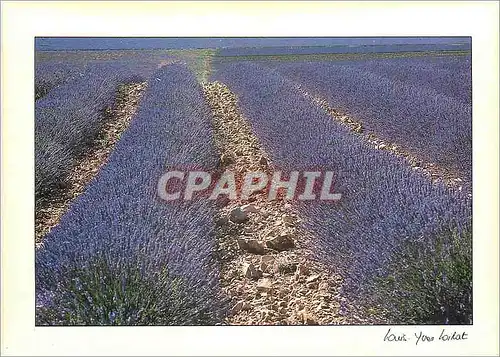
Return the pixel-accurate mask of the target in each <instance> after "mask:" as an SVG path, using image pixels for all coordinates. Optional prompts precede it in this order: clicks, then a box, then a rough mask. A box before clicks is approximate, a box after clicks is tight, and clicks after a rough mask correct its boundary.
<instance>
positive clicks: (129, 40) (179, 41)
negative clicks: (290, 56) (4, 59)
mask: <svg viewBox="0 0 500 357" xmlns="http://www.w3.org/2000/svg"><path fill="white" fill-rule="evenodd" d="M470 41H471V40H470V38H469V37H314V38H306V37H293V38H292V37H280V38H276V37H265V38H256V37H246V38H235V37H224V38H220V37H183V38H179V37H178V38H171V37H170V38H169V37H147V38H134V37H37V38H36V39H35V49H36V50H106V49H183V48H235V47H267V46H270V47H274V46H335V45H337V46H338V45H344V46H345V45H388V44H445V43H446V44H447V43H468V44H470Z"/></svg>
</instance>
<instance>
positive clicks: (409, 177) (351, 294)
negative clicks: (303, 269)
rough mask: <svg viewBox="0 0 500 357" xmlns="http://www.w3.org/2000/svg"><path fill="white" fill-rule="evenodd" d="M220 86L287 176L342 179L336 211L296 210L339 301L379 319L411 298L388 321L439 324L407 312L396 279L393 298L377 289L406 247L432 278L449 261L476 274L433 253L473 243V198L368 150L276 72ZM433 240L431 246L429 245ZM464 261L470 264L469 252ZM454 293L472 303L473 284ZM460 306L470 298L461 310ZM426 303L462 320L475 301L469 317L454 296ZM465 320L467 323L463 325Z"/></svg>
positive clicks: (236, 76)
mask: <svg viewBox="0 0 500 357" xmlns="http://www.w3.org/2000/svg"><path fill="white" fill-rule="evenodd" d="M214 79H217V80H221V81H223V82H224V83H226V84H228V85H229V87H230V88H231V89H232V90H233V91H235V93H236V94H237V95H238V96H239V104H240V106H241V108H242V110H243V113H244V115H245V116H246V117H247V118H248V119H249V121H250V123H251V125H252V129H253V131H254V132H255V133H256V134H257V136H258V137H259V139H260V141H261V143H262V144H263V145H264V147H265V149H266V150H267V151H268V152H269V153H270V155H271V157H272V159H273V163H274V164H275V165H277V166H279V167H280V168H282V169H284V170H301V169H310V168H319V169H324V170H325V171H326V170H329V171H333V172H335V173H336V177H335V183H334V190H335V192H337V193H341V194H342V199H341V200H340V201H338V202H336V203H321V202H311V203H305V202H302V203H300V211H301V214H302V216H303V217H304V218H305V219H306V224H305V225H306V228H307V229H309V230H310V231H311V232H313V233H314V235H315V237H316V241H315V242H313V245H314V246H313V249H314V251H315V252H316V256H317V258H318V259H319V260H320V261H322V262H323V263H325V264H327V265H328V266H329V267H330V268H331V269H332V272H335V273H339V274H341V275H342V277H343V280H344V284H343V289H342V293H343V294H344V296H345V297H346V298H347V300H348V301H350V302H352V304H353V306H355V307H356V308H360V309H362V310H364V309H365V308H368V307H372V306H377V305H378V304H382V305H383V306H382V308H380V310H383V308H384V307H385V308H386V309H390V308H391V307H393V306H394V305H393V304H392V303H391V302H392V301H394V300H396V301H400V300H401V299H409V300H408V304H407V305H405V306H402V307H401V308H402V309H403V310H399V312H400V314H401V316H400V317H399V318H398V319H396V318H394V317H390V316H389V317H387V319H388V322H393V323H395V322H399V321H401V319H403V320H405V321H407V322H408V321H410V322H418V323H425V322H429V321H434V319H435V317H434V316H429V314H420V315H418V314H415V313H414V312H412V311H411V309H412V308H414V307H415V306H416V305H417V304H418V303H419V301H420V300H419V298H417V297H416V295H414V296H408V295H407V291H406V290H405V289H404V286H405V285H404V282H402V281H399V280H398V285H395V286H394V291H389V290H384V289H383V287H382V285H381V284H376V283H375V282H377V281H380V280H386V279H388V278H389V277H390V276H392V275H394V274H395V270H394V269H396V271H397V269H402V266H404V265H401V264H400V263H397V262H401V261H402V260H401V259H403V258H401V257H405V255H404V254H403V253H402V252H404V251H406V250H407V247H408V246H412V249H413V250H414V251H415V252H418V253H419V254H418V255H417V257H419V258H417V259H414V260H409V259H406V264H408V265H410V266H411V267H413V269H416V270H419V269H422V271H423V274H425V275H428V274H430V273H431V272H432V271H429V269H431V267H432V263H429V262H433V261H442V262H447V264H449V267H448V268H446V269H449V270H450V271H453V270H454V269H462V268H458V266H466V267H465V268H464V269H465V270H466V271H468V272H470V270H471V267H470V265H469V266H467V264H465V265H464V264H462V258H460V259H456V260H455V259H454V255H450V254H444V253H443V250H438V249H432V247H433V246H437V243H435V242H437V241H438V240H439V239H440V238H439V237H441V236H443V235H446V234H447V232H451V231H453V232H457V233H456V236H457V237H458V238H457V239H456V242H458V243H457V244H459V245H461V244H462V242H463V240H466V239H467V235H466V234H465V233H464V232H467V231H468V229H469V228H470V225H471V214H472V213H471V199H470V198H469V197H468V196H467V195H465V194H462V193H461V192H459V191H452V190H449V189H448V188H446V187H445V186H443V185H433V184H432V183H431V182H429V180H428V179H427V178H426V177H424V176H423V175H422V174H420V173H418V172H417V171H414V170H412V169H411V168H409V167H408V166H407V165H405V163H404V162H403V161H402V160H401V159H399V158H397V157H394V156H392V155H391V154H389V153H387V152H385V151H382V150H373V149H372V148H370V147H368V146H367V145H366V144H365V143H364V142H363V141H362V140H360V139H359V138H358V137H357V136H355V135H354V134H353V133H351V132H350V131H349V130H348V129H346V128H345V127H343V126H341V125H340V124H338V123H336V122H335V121H333V120H332V119H331V118H330V117H328V116H327V115H326V114H325V113H324V112H323V111H322V110H321V109H320V108H318V107H317V106H315V105H313V104H311V103H310V102H309V101H308V100H307V99H305V98H304V97H303V96H302V95H301V94H299V93H298V92H297V91H296V90H295V89H294V87H293V86H292V84H291V83H290V81H289V80H288V79H286V78H285V77H283V76H281V75H280V74H278V73H277V72H275V71H273V70H270V69H265V68H262V67H259V66H257V65H255V64H252V63H236V64H232V65H227V66H221V67H219V68H218V71H217V72H216V75H215V78H214ZM365 100H367V101H368V100H369V98H365ZM388 100H391V98H389V99H388ZM382 104H383V103H382ZM429 241H430V242H433V245H426V244H425V242H429ZM434 243H435V244H434ZM450 244H451V243H448V241H447V243H446V246H447V247H448V248H447V249H448V250H453V248H452V247H451V245H450ZM429 247H430V248H429ZM464 254H465V255H464V259H465V260H467V259H468V260H469V261H470V252H467V251H465V253H464ZM405 268H406V269H409V266H405ZM446 269H445V270H446ZM403 278H405V277H403ZM457 281H458V283H457ZM426 284H427V285H418V284H416V285H415V284H414V286H415V287H414V289H417V290H418V289H428V288H429V285H428V284H431V285H430V286H431V287H432V288H433V289H435V290H439V291H442V292H446V289H447V288H450V285H449V284H451V280H444V281H442V282H440V284H442V287H438V286H437V285H436V284H437V282H427V283H426ZM433 284H434V285H433ZM453 284H459V285H460V286H459V288H460V289H461V291H462V292H463V294H465V295H466V296H468V297H470V296H471V294H472V291H471V287H470V284H471V280H470V279H469V276H466V277H465V278H464V279H455V280H453ZM456 290H457V288H456V287H454V288H453V289H451V288H450V290H449V291H450V293H451V292H454V291H456ZM389 294H392V295H391V300H390V301H389V299H388V298H389V296H388V295H389ZM443 299H444V300H446V301H445V302H443ZM463 301H466V299H465V300H463V299H462V300H460V304H461V303H462V302H463ZM425 304H426V306H427V307H426V311H434V310H435V308H437V309H439V308H440V307H441V306H443V304H448V305H447V311H448V312H449V314H458V315H460V314H462V313H464V314H467V311H469V310H470V309H471V308H472V307H471V303H469V302H467V306H466V308H463V307H461V306H458V305H457V304H458V302H456V300H454V298H453V297H451V296H450V295H449V294H448V295H446V294H445V295H444V296H441V297H440V299H428V300H426V301H425ZM346 308H347V306H346ZM404 309H406V310H404ZM365 311H366V310H365ZM467 318H468V315H467V316H465V315H464V316H463V321H465V320H467ZM460 321H462V320H460ZM467 321H468V320H467ZM440 322H442V323H444V322H446V318H445V317H443V316H441V320H440Z"/></svg>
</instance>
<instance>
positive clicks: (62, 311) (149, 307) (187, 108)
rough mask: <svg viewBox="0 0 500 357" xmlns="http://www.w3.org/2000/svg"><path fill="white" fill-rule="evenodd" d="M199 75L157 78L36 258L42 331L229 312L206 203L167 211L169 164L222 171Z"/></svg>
mask: <svg viewBox="0 0 500 357" xmlns="http://www.w3.org/2000/svg"><path fill="white" fill-rule="evenodd" d="M210 115H211V114H210V109H209V108H208V106H207V105H206V104H205V103H204V100H203V94H202V91H201V88H200V86H199V84H198V83H197V82H196V80H195V78H194V76H193V75H192V74H191V73H190V72H189V71H188V70H187V69H186V68H184V67H182V66H179V65H171V66H167V67H163V68H161V69H159V70H158V71H157V72H156V73H155V74H154V76H153V77H152V79H151V81H150V83H149V86H148V89H147V91H146V93H145V94H144V97H143V99H142V101H141V104H140V107H139V109H138V112H137V114H136V116H135V118H134V119H133V121H132V124H131V126H130V127H129V129H127V131H126V132H125V133H124V134H123V135H122V137H121V139H120V141H119V142H118V144H117V145H116V148H115V150H114V152H113V153H112V155H111V156H110V159H109V161H108V163H107V164H106V165H105V166H104V167H103V168H102V169H101V171H100V172H99V174H98V176H97V177H96V178H95V179H94V180H93V181H92V182H91V183H90V185H89V186H88V188H87V189H86V191H85V192H84V193H83V194H82V195H81V196H80V197H79V198H78V199H77V200H76V201H75V202H74V204H73V205H72V206H71V208H70V210H69V212H68V213H67V214H66V215H64V216H63V218H62V221H61V223H60V225H58V226H57V227H56V228H54V229H53V230H52V231H51V232H50V233H49V234H48V235H47V237H46V238H45V241H44V245H43V247H42V248H41V249H40V250H38V251H37V253H36V302H37V314H36V319H37V324H42V325H43V324H50V325H54V324H63V325H80V324H81V325H107V324H118V325H194V324H215V323H217V322H219V321H220V320H221V319H222V317H223V316H224V315H225V309H226V305H225V304H226V301H225V298H224V297H223V296H222V295H221V292H220V290H219V287H218V284H219V283H218V279H219V273H218V266H217V264H216V262H215V261H214V259H213V251H214V247H215V242H214V237H213V234H212V231H213V217H214V216H215V213H214V212H213V208H212V207H211V206H210V205H209V203H208V202H207V201H201V200H200V201H193V202H184V203H179V204H177V205H174V204H165V203H164V202H161V201H160V199H159V198H158V197H157V195H156V186H157V182H158V179H159V178H160V177H161V175H162V174H163V173H164V172H165V170H167V168H168V167H170V166H175V167H179V166H183V165H195V166H198V167H205V168H207V169H210V168H212V167H214V165H215V164H216V155H215V149H214V147H213V146H212V139H211V137H212V132H211V128H210Z"/></svg>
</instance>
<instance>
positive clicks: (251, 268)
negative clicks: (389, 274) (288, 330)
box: [203, 82, 348, 325]
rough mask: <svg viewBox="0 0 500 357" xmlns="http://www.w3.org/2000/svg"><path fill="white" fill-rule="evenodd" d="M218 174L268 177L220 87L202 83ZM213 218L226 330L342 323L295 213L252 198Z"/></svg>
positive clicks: (261, 155) (331, 281)
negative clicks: (227, 300)
mask: <svg viewBox="0 0 500 357" xmlns="http://www.w3.org/2000/svg"><path fill="white" fill-rule="evenodd" d="M203 86H204V92H205V96H206V99H207V101H208V103H209V105H210V106H211V109H212V113H213V126H214V129H215V130H214V131H215V133H214V134H215V138H216V139H215V140H216V146H217V148H218V150H219V153H220V156H221V158H220V163H221V169H223V170H224V169H227V170H231V171H233V172H237V173H239V175H237V177H239V179H240V180H241V177H242V176H243V175H244V174H245V173H246V172H251V171H265V172H267V173H269V172H271V171H272V166H273V164H272V162H271V160H270V158H269V156H268V155H267V153H266V152H265V151H264V150H263V148H262V146H261V145H260V143H259V141H258V139H257V138H256V137H255V135H253V133H252V130H251V127H250V126H249V124H248V122H247V121H246V120H245V118H244V117H243V116H242V114H241V112H240V111H239V109H238V106H237V98H236V97H235V95H234V94H233V93H231V91H230V90H229V89H228V88H227V87H226V86H225V85H224V84H222V83H219V82H212V83H205V84H204V85H203ZM219 206H220V210H219V217H217V232H216V234H217V238H218V257H219V259H220V261H221V263H222V272H221V284H222V287H223V289H224V291H225V292H226V293H227V294H228V295H229V296H230V297H231V298H232V300H233V304H234V305H233V307H232V311H231V315H230V316H229V317H228V318H227V319H226V323H227V324H230V325H303V324H306V325H318V324H319V325H324V324H345V323H348V322H347V318H346V317H345V316H342V315H341V314H340V312H339V305H340V297H339V295H338V294H337V290H336V289H337V287H339V286H340V283H341V280H340V277H338V276H332V274H331V273H329V272H327V271H326V269H325V268H324V267H322V266H321V265H320V264H319V263H318V262H315V261H314V260H312V258H311V256H312V255H311V252H310V250H309V249H308V247H309V246H310V243H311V241H312V240H313V237H312V236H311V234H310V233H308V232H307V231H305V230H304V229H303V228H302V226H301V218H300V216H299V215H298V213H297V210H296V209H295V207H294V206H293V205H292V204H291V203H289V202H287V201H286V200H284V199H283V197H281V198H280V197H279V196H278V198H277V199H276V200H273V201H269V200H268V199H267V193H266V192H263V191H261V192H257V193H255V194H254V195H252V196H250V198H249V199H248V200H246V201H242V200H241V199H240V200H226V201H223V202H221V203H220V205H219Z"/></svg>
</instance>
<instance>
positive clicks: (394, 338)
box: [384, 329, 469, 345]
mask: <svg viewBox="0 0 500 357" xmlns="http://www.w3.org/2000/svg"><path fill="white" fill-rule="evenodd" d="M436 337H437V338H436ZM468 337H469V336H468V334H467V332H465V331H461V332H457V331H447V330H446V329H442V330H441V333H440V334H439V336H437V335H430V334H425V333H423V332H422V331H419V332H418V333H413V335H407V334H405V333H402V332H392V331H391V329H389V330H388V331H387V333H386V334H385V336H384V342H409V341H415V345H418V344H419V343H426V342H434V341H439V342H451V341H463V340H467V339H468Z"/></svg>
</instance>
